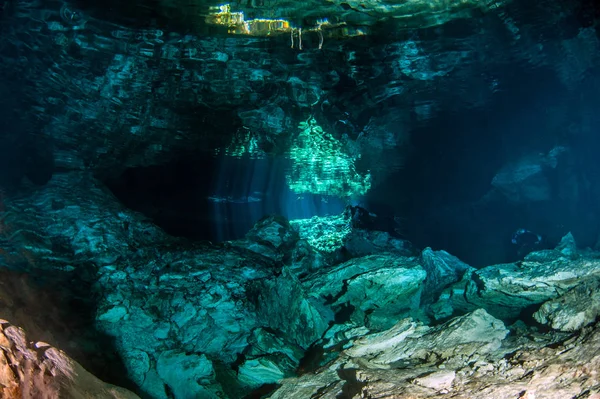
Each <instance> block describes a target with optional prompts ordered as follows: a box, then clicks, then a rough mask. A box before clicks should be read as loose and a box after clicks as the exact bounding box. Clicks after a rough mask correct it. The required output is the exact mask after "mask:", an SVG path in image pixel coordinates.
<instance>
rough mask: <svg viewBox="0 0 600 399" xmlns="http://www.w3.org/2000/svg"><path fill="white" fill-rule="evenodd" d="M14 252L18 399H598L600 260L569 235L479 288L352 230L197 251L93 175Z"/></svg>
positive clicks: (73, 178) (7, 334)
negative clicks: (124, 203) (127, 204)
mask: <svg viewBox="0 0 600 399" xmlns="http://www.w3.org/2000/svg"><path fill="white" fill-rule="evenodd" d="M0 232H1V234H2V237H1V242H2V259H3V266H4V267H3V270H2V279H1V280H0V304H1V306H0V309H1V313H0V317H1V319H2V320H0V349H1V350H0V389H1V390H2V395H1V396H2V397H5V398H12V397H31V398H42V397H49V398H52V397H60V398H84V397H88V398H89V397H93V398H134V397H138V396H139V397H143V398H260V397H271V398H274V399H275V398H286V399H290V398H303V399H304V398H442V397H444V398H476V397H477V398H529V399H533V398H536V399H541V398H557V399H558V398H560V399H564V398H600V380H599V376H598V370H600V329H599V328H597V323H596V318H597V315H598V312H599V311H600V256H599V255H600V254H599V253H598V252H595V251H592V250H582V249H577V247H576V243H575V241H574V239H573V237H572V236H571V235H570V234H569V235H567V236H565V237H564V238H563V240H562V241H561V243H560V244H559V245H558V246H557V247H556V248H555V249H552V250H544V251H539V252H534V253H531V254H529V255H528V256H527V257H526V258H525V259H524V260H523V261H520V262H517V263H512V264H500V265H491V266H488V267H484V268H481V269H475V268H472V267H470V266H468V265H467V264H465V263H463V262H461V261H460V260H459V259H457V258H456V257H454V256H452V255H451V254H448V253H447V252H444V251H434V250H432V249H429V248H426V249H424V250H422V251H415V250H413V249H412V248H411V247H410V245H408V243H406V242H404V241H402V240H400V239H397V238H394V237H392V236H390V235H389V234H387V233H384V232H376V231H366V230H361V229H359V228H352V223H351V221H349V220H348V219H345V218H344V215H341V216H339V217H332V218H329V219H327V218H321V219H319V218H313V219H312V220H308V221H303V222H295V223H293V224H290V223H289V222H288V221H286V220H284V219H283V218H278V217H268V218H266V219H263V220H262V221H260V222H258V223H257V224H256V226H255V227H254V228H253V229H252V230H251V231H250V232H249V233H248V234H247V236H246V237H245V238H244V239H242V240H237V241H230V242H225V243H221V244H213V243H210V242H190V241H187V240H185V239H181V238H173V237H170V236H168V235H166V234H165V233H164V232H163V231H162V230H160V229H159V228H157V227H156V226H155V225H153V224H152V223H151V221H149V220H147V219H146V218H144V217H143V216H141V215H140V214H137V213H134V212H132V211H130V210H128V209H127V208H125V207H123V206H122V205H121V204H120V203H119V202H118V201H117V200H116V199H115V197H114V196H113V195H112V194H111V193H110V192H109V191H108V190H107V189H106V188H105V187H104V186H102V185H101V184H100V183H98V182H97V181H95V180H94V179H93V178H92V177H90V176H88V175H87V174H86V173H83V172H70V173H64V174H57V175H55V176H54V177H53V179H52V180H51V181H50V182H49V183H48V184H47V185H46V186H44V187H43V188H39V189H36V190H32V191H31V192H29V193H27V194H26V195H23V196H21V197H16V196H15V197H7V198H5V199H4V203H3V212H2V216H1V217H0ZM474 250H475V248H474ZM86 370H87V371H86ZM102 381H110V382H111V384H109V383H104V382H102ZM112 384H115V385H112ZM116 385H119V386H123V387H124V388H117V387H116ZM134 392H135V393H134Z"/></svg>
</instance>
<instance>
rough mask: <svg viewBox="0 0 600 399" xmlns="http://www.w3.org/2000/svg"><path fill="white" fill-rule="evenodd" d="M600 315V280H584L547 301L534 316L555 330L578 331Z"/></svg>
mask: <svg viewBox="0 0 600 399" xmlns="http://www.w3.org/2000/svg"><path fill="white" fill-rule="evenodd" d="M598 316H600V281H599V280H598V279H588V280H584V281H582V282H581V284H579V285H578V286H576V287H575V288H573V289H571V290H570V291H568V292H567V293H566V294H564V295H562V296H560V297H558V298H556V299H552V300H550V301H548V302H545V303H544V304H543V305H542V306H541V307H540V309H539V310H538V311H537V312H535V313H534V314H533V317H534V318H535V319H536V320H537V321H538V322H540V323H542V324H546V325H549V326H550V327H552V328H554V329H555V330H560V331H577V330H580V329H582V328H583V327H585V326H588V325H590V324H591V323H593V322H594V321H596V320H597V319H598Z"/></svg>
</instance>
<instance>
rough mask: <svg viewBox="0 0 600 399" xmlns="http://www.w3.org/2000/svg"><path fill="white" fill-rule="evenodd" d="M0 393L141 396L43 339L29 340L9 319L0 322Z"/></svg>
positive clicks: (10, 397)
mask: <svg viewBox="0 0 600 399" xmlns="http://www.w3.org/2000/svg"><path fill="white" fill-rule="evenodd" d="M0 396H2V397H3V398H6V399H17V398H24V397H27V398H29V397H31V398H42V397H52V398H58V397H60V398H65V399H70V398H73V399H76V398H82V397H89V398H106V399H134V398H138V396H137V395H135V394H133V393H132V392H130V391H128V390H126V389H123V388H119V387H116V386H113V385H111V384H107V383H104V382H102V381H100V380H99V379H98V378H96V377H94V376H93V375H92V374H90V373H89V372H87V371H86V370H85V369H84V368H83V367H81V365H79V363H77V362H75V361H74V360H73V359H71V358H69V356H67V354H65V353H64V352H63V351H61V350H59V349H57V348H54V347H52V346H50V345H49V344H47V343H44V342H41V341H39V342H36V343H34V342H31V341H29V339H28V337H27V335H26V333H25V331H24V330H23V329H21V328H19V327H16V326H13V325H10V324H9V323H8V322H7V321H6V320H3V321H2V322H1V323H0Z"/></svg>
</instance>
